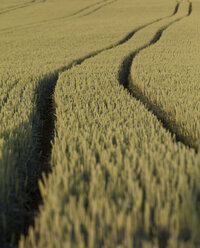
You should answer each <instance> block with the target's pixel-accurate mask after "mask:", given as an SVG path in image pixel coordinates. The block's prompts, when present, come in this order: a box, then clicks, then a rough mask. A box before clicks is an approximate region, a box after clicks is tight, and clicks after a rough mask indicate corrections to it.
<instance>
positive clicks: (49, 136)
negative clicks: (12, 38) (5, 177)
mask: <svg viewBox="0 0 200 248" xmlns="http://www.w3.org/2000/svg"><path fill="white" fill-rule="evenodd" d="M179 5H180V3H178V4H177V5H176V7H175V9H177V11H178V8H179ZM177 11H176V12H175V11H174V12H173V14H172V15H175V14H176V13H177ZM170 16H171V15H170ZM170 16H168V17H170ZM168 17H163V18H159V19H156V20H154V21H152V22H150V23H148V24H145V25H142V26H141V27H138V28H136V29H134V30H133V31H131V32H130V33H129V34H128V35H126V36H125V37H124V38H123V39H122V40H120V41H118V42H117V43H114V44H113V45H110V46H108V47H106V48H103V49H100V50H98V51H95V52H92V53H90V54H88V55H86V56H84V57H81V58H79V59H77V60H74V61H72V62H71V63H70V64H68V65H67V66H64V67H62V68H60V69H58V70H56V71H54V72H53V73H52V74H49V75H47V76H46V77H48V80H47V79H46V78H44V80H42V81H41V82H40V86H42V91H41V87H40V88H38V90H36V95H37V96H38V98H37V113H38V115H39V116H40V122H41V123H42V127H41V129H40V130H39V132H40V134H39V137H40V140H39V144H40V145H39V147H38V153H39V154H40V155H39V156H40V158H39V173H38V179H41V180H42V173H43V172H44V173H48V172H49V171H50V157H51V150H52V142H53V139H54V135H55V134H54V132H55V130H54V127H55V121H56V116H55V103H54V101H53V96H54V90H55V87H56V84H57V81H58V79H59V74H60V73H63V72H65V71H67V70H70V69H71V68H72V67H73V66H77V65H81V64H82V63H83V62H84V61H86V60H87V59H90V58H92V57H95V56H97V55H99V54H100V53H102V52H104V51H107V50H109V49H112V48H116V47H118V46H120V45H122V44H125V43H126V42H127V41H128V40H130V39H131V38H132V37H133V36H134V34H135V33H137V32H138V31H140V30H142V29H143V28H146V27H148V26H150V25H152V24H154V23H156V22H159V21H161V20H163V19H165V18H168ZM163 31H164V30H163ZM154 40H155V38H154ZM152 42H153V40H152ZM154 43H155V41H154ZM147 46H149V44H148V45H146V46H143V47H142V48H141V49H140V50H142V49H144V48H146V47H147ZM140 50H138V51H135V52H134V53H133V54H131V55H130V56H129V57H127V61H124V65H125V68H128V69H127V71H126V77H127V78H128V76H129V74H130V66H131V61H129V59H131V58H133V57H134V56H135V55H136V54H137V53H139V51H140ZM127 62H128V63H127ZM120 78H121V76H120ZM120 81H121V82H122V83H123V84H124V86H125V87H127V85H126V84H125V83H124V82H125V81H126V80H123V79H122V78H121V80H120ZM35 129H37V128H35ZM41 202H42V199H41V196H40V191H39V188H37V189H36V190H35V191H34V192H33V193H32V195H31V202H30V203H29V206H30V209H31V212H30V214H29V215H28V216H27V218H26V219H27V222H26V225H25V230H24V233H25V234H27V231H28V227H29V225H30V224H31V225H32V224H33V223H34V217H35V213H36V212H37V211H38V207H39V204H40V203H41Z"/></svg>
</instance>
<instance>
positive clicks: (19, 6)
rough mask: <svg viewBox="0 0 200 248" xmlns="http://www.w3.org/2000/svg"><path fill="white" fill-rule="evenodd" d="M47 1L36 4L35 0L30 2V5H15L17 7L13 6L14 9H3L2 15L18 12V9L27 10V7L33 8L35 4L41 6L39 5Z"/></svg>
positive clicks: (0, 12)
mask: <svg viewBox="0 0 200 248" xmlns="http://www.w3.org/2000/svg"><path fill="white" fill-rule="evenodd" d="M45 1H46V0H41V1H39V2H36V0H33V1H30V2H28V3H26V4H25V3H24V4H19V5H15V6H13V7H8V8H6V9H3V10H0V15H2V14H6V13H8V12H12V11H16V10H18V9H24V8H27V7H30V6H33V5H35V4H39V3H41V2H45Z"/></svg>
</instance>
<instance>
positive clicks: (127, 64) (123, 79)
mask: <svg viewBox="0 0 200 248" xmlns="http://www.w3.org/2000/svg"><path fill="white" fill-rule="evenodd" d="M191 13H192V3H191V2H190V3H189V7H188V13H187V15H186V16H184V17H181V18H178V19H177V20H175V21H173V22H170V23H169V24H168V25H166V26H164V27H162V28H161V29H160V30H158V31H157V33H156V34H155V36H154V37H153V39H152V40H151V41H150V42H149V43H147V44H145V45H143V46H142V47H141V48H139V49H137V50H135V51H133V52H132V53H131V54H129V55H128V56H127V57H126V58H125V60H124V61H123V64H122V66H121V70H120V72H119V81H120V83H121V84H122V85H124V87H125V88H126V89H127V90H128V91H129V92H130V93H131V95H132V96H133V97H135V98H136V99H137V100H139V101H140V102H142V103H143V104H144V106H145V107H146V108H147V109H148V110H149V111H151V113H152V114H154V116H156V118H157V119H158V120H159V121H160V122H161V123H162V125H163V127H164V128H165V129H167V130H168V131H169V132H170V133H171V134H172V136H175V138H176V141H177V142H181V143H183V144H184V145H186V146H188V147H190V148H193V149H195V151H196V152H198V150H197V149H198V148H197V147H196V146H195V145H194V144H193V143H192V142H189V141H188V138H187V137H186V136H183V135H181V134H180V133H178V132H177V131H174V130H175V128H174V123H173V124H171V123H170V122H169V121H168V120H167V118H166V117H165V116H166V113H165V111H164V110H162V109H161V108H160V107H159V106H157V105H155V104H154V103H152V102H151V101H150V100H149V99H148V97H147V96H145V95H144V94H143V92H142V91H141V89H140V88H139V87H138V86H136V85H135V84H134V81H133V80H132V77H131V65H132V63H133V60H134V58H135V56H136V55H138V54H139V53H140V52H141V51H142V50H144V49H146V48H148V47H150V46H152V45H154V44H155V43H157V42H158V41H159V40H160V38H161V37H162V34H163V32H164V31H165V30H167V28H169V27H170V26H171V25H173V24H174V23H176V22H179V21H181V20H182V19H184V18H186V17H188V16H190V15H191ZM124 68H125V69H124ZM177 127H178V125H177ZM176 129H177V130H178V128H176Z"/></svg>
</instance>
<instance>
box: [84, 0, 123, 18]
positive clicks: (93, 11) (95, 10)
mask: <svg viewBox="0 0 200 248" xmlns="http://www.w3.org/2000/svg"><path fill="white" fill-rule="evenodd" d="M117 1H118V0H113V1H111V2H109V3H106V4H103V5H102V6H100V7H98V8H96V9H94V10H92V11H90V12H89V13H87V14H85V15H82V16H81V17H85V16H89V15H91V14H93V13H95V12H97V11H98V10H100V9H102V8H103V7H106V6H108V5H110V4H112V3H114V2H117Z"/></svg>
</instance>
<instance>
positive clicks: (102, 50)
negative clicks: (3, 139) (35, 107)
mask: <svg viewBox="0 0 200 248" xmlns="http://www.w3.org/2000/svg"><path fill="white" fill-rule="evenodd" d="M101 2H102V1H101ZM99 3H100V2H99ZM95 5H96V4H95ZM179 6H180V3H177V4H176V6H175V9H174V11H173V13H172V15H169V16H166V17H162V18H159V19H156V20H154V21H151V22H149V23H147V24H145V25H142V26H140V27H138V28H136V29H133V30H132V31H130V32H129V33H128V34H127V35H126V36H125V37H124V38H122V39H121V40H119V41H118V42H116V43H114V44H112V45H110V46H108V47H105V48H103V49H100V50H98V51H95V52H91V53H90V54H88V55H86V56H84V57H81V58H79V59H77V60H74V61H72V62H71V63H70V64H69V65H67V66H65V67H62V68H60V69H59V70H57V71H56V74H57V78H58V74H59V73H60V72H64V71H66V70H69V69H71V67H72V66H74V65H80V64H81V63H83V62H84V61H85V60H86V59H89V58H92V57H94V56H97V55H98V54H100V53H101V52H104V51H107V50H110V49H112V48H116V47H118V46H120V45H123V44H124V43H126V42H127V41H129V40H130V39H131V38H132V37H133V36H134V34H136V33H137V32H138V31H140V30H142V29H143V28H146V27H148V26H150V25H152V24H154V23H156V22H159V21H162V20H164V19H166V18H169V17H171V16H174V15H176V13H177V12H178V9H179ZM56 81H57V80H56ZM54 87H55V86H54ZM13 88H14V86H13V87H12V88H11V89H10V91H11V90H13ZM10 91H9V92H7V97H6V98H5V101H3V102H2V104H1V108H0V113H1V109H2V108H3V106H4V105H5V104H6V103H7V101H8V99H9V94H10Z"/></svg>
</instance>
